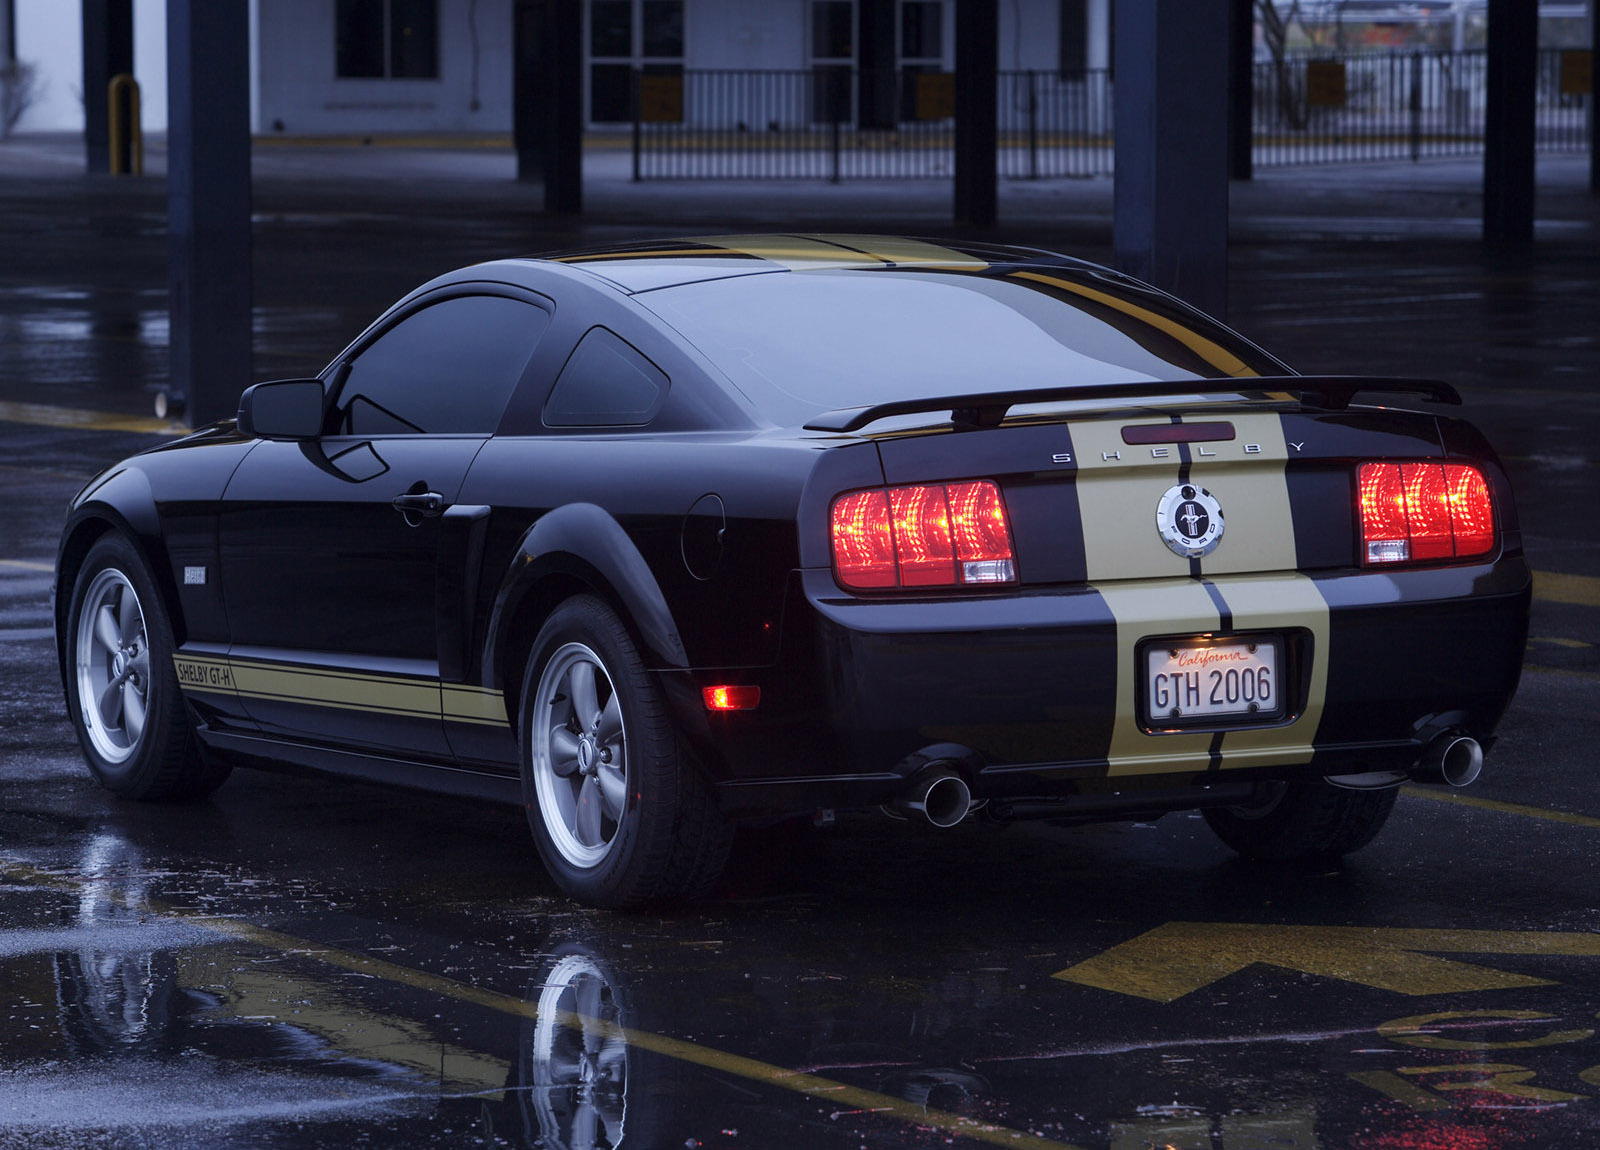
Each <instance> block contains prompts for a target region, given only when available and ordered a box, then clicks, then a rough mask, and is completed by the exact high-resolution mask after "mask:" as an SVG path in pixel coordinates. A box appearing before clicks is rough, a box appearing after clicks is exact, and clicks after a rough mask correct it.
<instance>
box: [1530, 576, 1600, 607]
mask: <svg viewBox="0 0 1600 1150" xmlns="http://www.w3.org/2000/svg"><path fill="white" fill-rule="evenodd" d="M1533 597H1534V598H1535V599H1543V600H1545V602H1547V603H1575V604H1577V605H1578V606H1580V607H1600V579H1597V578H1595V577H1594V576H1593V575H1568V574H1566V573H1565V572H1561V571H1535V572H1534V573H1533Z"/></svg>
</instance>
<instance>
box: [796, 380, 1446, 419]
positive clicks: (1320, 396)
mask: <svg viewBox="0 0 1600 1150" xmlns="http://www.w3.org/2000/svg"><path fill="white" fill-rule="evenodd" d="M1266 392H1288V393H1289V394H1290V395H1294V396H1298V397H1299V400H1300V402H1301V403H1302V404H1303V405H1305V406H1306V407H1316V408H1321V409H1322V410H1324V411H1343V410H1344V409H1345V408H1347V407H1349V406H1350V399H1351V397H1352V396H1354V395H1356V394H1358V393H1360V392H1381V393H1385V394H1391V395H1420V396H1422V397H1423V398H1424V399H1429V400H1432V401H1434V402H1435V403H1460V402H1461V393H1460V392H1458V391H1456V389H1455V388H1453V387H1451V386H1450V385H1449V384H1448V383H1443V382H1441V381H1439V380H1437V379H1386V378H1384V377H1382V376H1363V375H1281V376H1272V375H1249V376H1238V377H1235V378H1229V379H1184V380H1178V381H1175V382H1171V383H1165V382H1144V383H1135V382H1129V383H1092V384H1087V385H1082V386H1078V387H1036V388H1025V389H1021V390H1018V391H992V392H986V393H984V394H981V395H945V396H938V397H934V398H929V399H896V400H891V401H890V402H888V403H876V404H873V405H871V406H869V407H840V408H836V409H835V410H833V411H825V412H823V413H822V414H821V415H818V416H816V417H814V418H813V419H811V420H809V421H808V422H807V423H806V425H805V429H806V430H807V431H836V432H846V431H859V430H861V429H862V428H863V427H865V426H867V425H868V424H869V423H875V422H877V421H878V420H880V419H887V418H888V417H889V416H891V415H913V414H916V413H918V412H924V411H948V412H949V413H950V422H952V423H955V424H957V425H959V426H962V427H996V426H998V425H999V424H1000V421H1001V420H1003V419H1004V418H1005V417H1006V412H1008V411H1010V410H1011V408H1012V407H1014V406H1015V405H1017V404H1019V403H1055V402H1059V401H1062V400H1076V399H1133V400H1138V399H1160V398H1163V397H1166V396H1174V395H1252V396H1253V395H1257V394H1260V393H1266Z"/></svg>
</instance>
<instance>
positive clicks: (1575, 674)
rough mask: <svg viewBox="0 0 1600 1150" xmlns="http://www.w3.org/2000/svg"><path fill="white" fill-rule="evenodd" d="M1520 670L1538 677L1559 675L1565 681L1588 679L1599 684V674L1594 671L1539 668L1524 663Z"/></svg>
mask: <svg viewBox="0 0 1600 1150" xmlns="http://www.w3.org/2000/svg"><path fill="white" fill-rule="evenodd" d="M1522 669H1523V670H1524V671H1533V672H1535V673H1536V674H1540V675H1560V676H1562V677H1563V678H1567V679H1590V680H1593V681H1595V682H1600V674H1596V673H1595V672H1594V671H1574V670H1571V669H1569V668H1567V667H1541V666H1540V665H1539V664H1538V663H1524V664H1522Z"/></svg>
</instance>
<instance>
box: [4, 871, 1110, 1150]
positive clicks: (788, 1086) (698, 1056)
mask: <svg viewBox="0 0 1600 1150" xmlns="http://www.w3.org/2000/svg"><path fill="white" fill-rule="evenodd" d="M0 879H5V880H7V881H11V882H20V883H25V884H27V885H30V886H39V887H47V888H50V889H54V890H66V891H74V892H76V891H80V890H82V889H83V888H84V887H85V886H89V885H91V884H94V883H96V882H98V881H100V880H98V879H97V878H95V877H94V876H68V875H60V874H51V873H50V872H48V871H41V870H38V869H37V868H35V867H32V866H29V865H28V864H26V863H22V862H18V861H16V860H13V859H3V858H0ZM126 903H127V905H129V906H134V905H137V906H138V907H139V908H141V909H143V910H145V911H146V912H147V913H150V914H160V915H167V916H170V917H172V918H177V919H182V920H183V921H185V922H191V923H196V924H199V925H202V926H204V927H206V928H207V929H208V930H212V931H215V932H216V933H217V934H220V935H223V936H224V937H227V938H232V939H234V940H236V941H239V942H246V943H250V944H252V945H254V946H258V947H261V948H262V949H264V950H268V951H272V952H275V953H279V954H283V955H286V956H290V957H294V958H300V959H305V960H308V961H312V962H320V963H323V964H324V965H327V966H332V967H335V968H337V969H340V970H347V971H350V972H352V973H355V974H363V975H368V976H370V977H373V978H379V979H382V980H384V981H386V982H392V983H396V984H398V985H400V986H407V987H410V988H412V989H413V990H420V991H423V992H425V993H428V994H435V995H438V996H440V997H443V998H450V999H454V1000H455V1001H457V1002H462V1003H466V1004H468V1005H471V1006H477V1007H481V1008H483V1009H486V1010H493V1011H497V1012H499V1013H502V1014H510V1015H514V1016H516V1017H519V1018H528V1019H533V1018H538V1017H539V1007H538V1004H537V1003H533V1002H529V1001H527V1000H526V999H523V998H517V997H514V996H513V995H509V994H502V993H500V992H499V991H495V990H486V989H484V988H483V987H478V986H472V985H470V984H468V983H464V982H458V981H457V980H455V979H453V978H446V977H444V976H443V975H437V974H430V973H429V972H428V971H425V970H418V969H415V968H414V967H409V966H401V965H400V964H398V963H393V962H389V961H387V960H385V959H381V958H374V957H372V956H371V955H367V954H362V953H360V952H359V951H352V950H344V949H342V948H340V947H333V946H324V945H322V944H320V943H317V942H313V941H311V940H310V939H304V938H299V937H297V936H295V935H291V934H285V933H283V932H282V931H276V930H269V929H268V928H266V927H259V926H255V925H253V924H251V923H248V922H244V921H241V920H240V919H235V918H218V917H216V916H214V915H210V914H200V913H197V912H194V911H190V910H186V909H184V908H182V907H172V906H166V905H163V904H161V903H159V902H156V901H154V900H140V901H139V902H138V903H137V904H135V903H134V901H133V900H126ZM555 1020H556V1021H557V1022H558V1023H560V1024H561V1025H562V1026H565V1027H568V1028H569V1029H574V1030H579V1031H585V1030H586V1031H587V1032H588V1033H590V1034H595V1033H600V1034H603V1035H605V1036H607V1037H615V1038H618V1039H620V1040H622V1041H624V1042H626V1043H627V1044H628V1045H629V1046H632V1047H634V1048H635V1049H638V1050H644V1051H649V1052H650V1053H652V1054H659V1055H662V1056H664V1057H666V1058H671V1059H675V1060H676V1061H679V1062H687V1063H690V1064H692V1065H695V1066H701V1067H704V1068H706V1069H708V1070H715V1071H718V1072H720V1073H723V1074H730V1075H734V1076H736V1077H739V1078H743V1079H745V1080H747V1081H750V1082H756V1083H760V1084H763V1085H767V1086H775V1087H779V1088H782V1089H784V1090H789V1091H792V1092H794V1093H796V1094H803V1095H806V1096H807V1097H811V1098H816V1099H818V1100H820V1101H823V1102H828V1103H832V1104H834V1105H836V1106H838V1107H839V1108H840V1109H841V1110H844V1111H850V1112H858V1113H869V1114H881V1115H883V1116H885V1117H892V1118H896V1119H899V1120H900V1121H902V1122H905V1123H907V1124H909V1125H912V1126H919V1127H924V1128H933V1129H937V1130H942V1131H944V1132H945V1133H947V1134H952V1135H956V1136H958V1137H961V1138H968V1139H971V1140H973V1141H976V1142H987V1143H989V1144H991V1145H995V1146H1009V1147H1021V1148H1025V1150H1079V1148H1078V1147H1074V1146H1072V1145H1070V1144H1069V1143H1065V1142H1057V1141H1055V1140H1053V1139H1049V1138H1045V1137H1043V1136H1041V1135H1037V1134H1032V1133H1029V1132H1027V1131H1024V1130H1015V1129H1012V1128H1010V1127H1006V1126H998V1125H995V1124H993V1123H989V1122H981V1121H979V1120H977V1119H974V1118H967V1117H965V1116H963V1115H960V1114H952V1113H950V1112H948V1111H943V1110H935V1109H932V1108H928V1107H923V1106H919V1105H917V1104H916V1103H914V1102H910V1101H908V1100H907V1099H904V1098H897V1097H895V1096H893V1095H891V1094H880V1093H878V1092H877V1091H875V1090H867V1089H864V1088H862V1087H857V1086H850V1085H847V1084H846V1083H843V1082H835V1081H833V1080H832V1079H829V1078H823V1077H821V1076H819V1075H815V1074H807V1073H805V1072H803V1071H798V1070H789V1069H786V1068H784V1067H782V1066H776V1065H774V1064H772V1063H770V1062H762V1061H760V1060H759V1059H755V1058H746V1057H744V1056H742V1055H738V1054H730V1053H728V1052H727V1051H724V1050H718V1049H716V1048H714V1047H710V1046H702V1045H700V1044H699V1043H695V1042H688V1041H685V1040H683V1039H679V1038H672V1037H669V1036H667V1035H664V1034H656V1033H654V1032H652V1031H648V1030H636V1029H633V1028H632V1027H626V1026H619V1025H617V1024H616V1023H614V1022H610V1021H608V1020H606V1019H601V1018H589V1017H584V1016H582V1015H579V1014H576V1013H574V1012H571V1011H560V1012H558V1013H557V1014H556V1017H555Z"/></svg>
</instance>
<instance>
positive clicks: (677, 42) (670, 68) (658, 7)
mask: <svg viewBox="0 0 1600 1150" xmlns="http://www.w3.org/2000/svg"><path fill="white" fill-rule="evenodd" d="M683 45H684V31H683V0H589V122H590V123H594V124H618V123H630V122H631V121H632V120H633V74H634V72H635V70H637V71H639V72H642V73H644V74H646V75H682V74H683V56H684V50H683Z"/></svg>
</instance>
